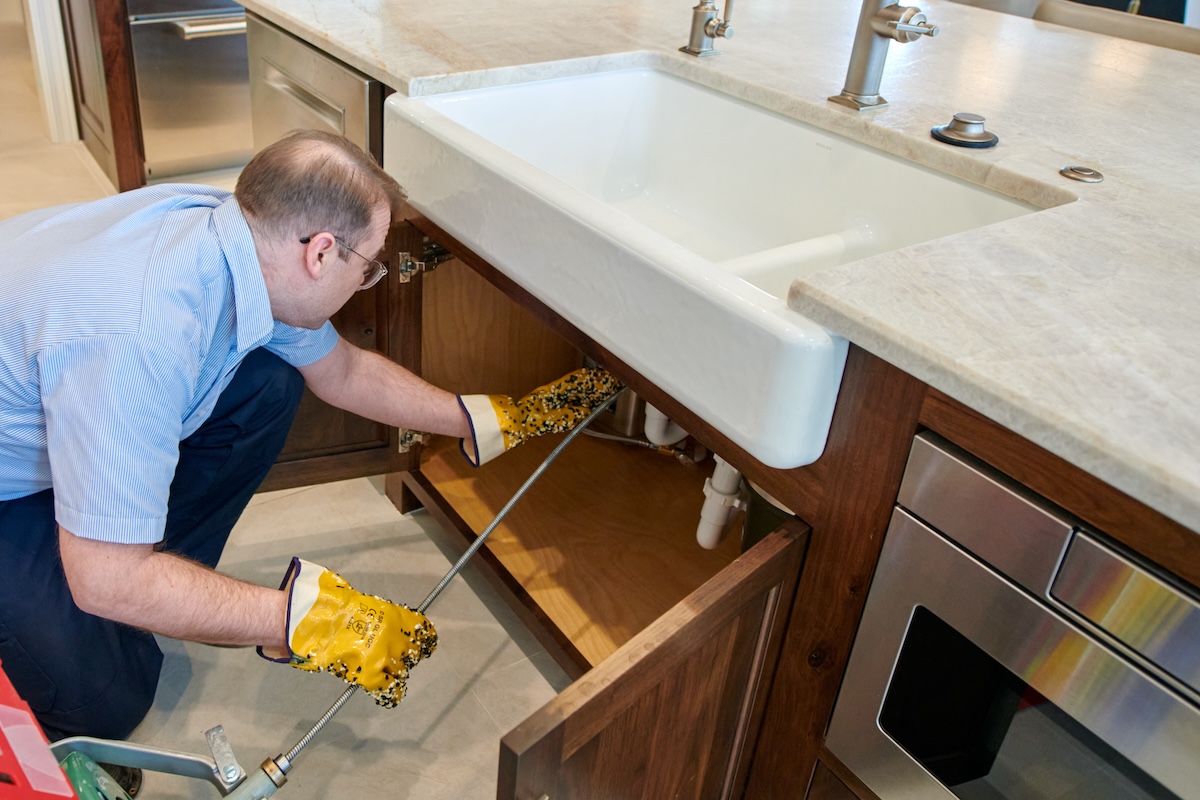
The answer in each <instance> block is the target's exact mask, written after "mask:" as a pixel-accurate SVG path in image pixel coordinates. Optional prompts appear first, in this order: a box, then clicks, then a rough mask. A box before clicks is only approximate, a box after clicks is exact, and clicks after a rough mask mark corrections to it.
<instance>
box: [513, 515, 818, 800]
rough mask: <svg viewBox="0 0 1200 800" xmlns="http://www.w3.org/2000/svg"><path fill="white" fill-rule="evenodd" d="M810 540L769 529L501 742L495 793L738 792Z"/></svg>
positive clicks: (789, 527)
mask: <svg viewBox="0 0 1200 800" xmlns="http://www.w3.org/2000/svg"><path fill="white" fill-rule="evenodd" d="M807 537H808V528H807V526H805V525H804V524H803V523H801V522H800V521H799V520H794V521H792V522H789V523H788V524H786V525H785V526H784V527H782V528H780V529H779V530H778V531H776V532H774V533H772V534H771V535H770V536H768V537H767V538H766V539H763V540H762V541H761V542H759V543H758V544H757V545H755V546H754V547H753V548H751V549H750V550H749V551H748V552H747V553H745V554H743V555H742V556H741V557H740V558H738V559H737V560H736V561H734V562H733V563H732V564H730V565H729V566H728V567H726V568H725V569H723V570H722V571H721V572H719V573H718V574H717V575H715V576H714V577H713V578H712V579H711V580H709V581H708V582H707V583H705V584H704V585H703V586H701V587H700V588H699V589H697V590H696V591H694V592H693V593H692V594H691V595H689V596H688V597H686V598H684V599H683V600H682V601H681V602H680V603H679V604H678V605H676V606H675V607H674V608H673V609H671V610H670V611H668V612H667V613H666V614H664V615H663V616H662V617H660V618H659V619H658V620H656V621H655V622H654V623H652V624H651V625H650V627H648V628H647V629H646V630H644V631H642V632H641V633H639V634H638V635H637V636H635V637H634V638H633V639H631V640H630V641H629V642H627V643H626V644H625V645H624V646H623V647H621V648H620V649H619V650H617V651H616V652H615V653H613V654H612V655H611V656H609V657H608V658H607V659H605V660H604V662H603V663H601V664H600V665H598V666H597V667H595V668H594V669H592V670H591V671H590V672H588V673H587V674H586V675H584V676H583V677H582V678H580V679H579V680H578V681H576V682H575V683H573V684H571V686H569V687H568V688H567V689H566V690H565V691H563V692H562V693H561V694H560V695H558V696H557V697H556V698H555V699H554V700H552V701H550V702H549V703H548V704H547V705H546V706H544V707H543V708H542V709H541V710H540V711H538V712H537V713H536V714H534V715H533V716H532V717H530V718H529V719H527V720H525V722H523V723H522V724H521V725H520V726H518V727H517V728H516V729H514V730H513V731H512V732H510V733H509V734H508V735H507V736H505V737H504V738H503V739H502V740H501V742H500V776H499V782H498V790H497V798H499V800H593V799H594V800H626V798H628V799H629V800H633V799H634V798H636V799H637V800H663V799H664V798H683V799H685V800H686V799H690V798H697V799H699V798H705V799H706V800H707V799H708V798H728V797H736V796H738V795H739V794H740V787H741V786H742V785H743V784H744V783H745V780H746V775H745V772H746V762H747V760H748V756H749V754H750V753H751V752H752V750H753V744H754V739H755V738H756V736H757V731H758V723H759V721H760V720H761V718H762V714H763V708H764V706H765V702H766V693H767V689H768V687H769V686H770V680H771V677H772V675H773V673H774V668H775V663H776V660H777V656H778V653H779V646H780V641H781V639H782V634H783V629H784V626H785V623H786V618H785V617H786V614H787V610H788V609H789V608H790V607H791V603H792V594H793V593H794V592H795V587H796V580H797V578H798V576H799V573H800V564H801V560H802V559H803V556H804V547H805V544H806V543H807V540H808V538H807Z"/></svg>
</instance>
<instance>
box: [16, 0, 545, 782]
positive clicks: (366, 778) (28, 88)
mask: <svg viewBox="0 0 1200 800" xmlns="http://www.w3.org/2000/svg"><path fill="white" fill-rule="evenodd" d="M0 76H2V77H0V107H3V108H4V109H5V119H4V123H3V125H2V126H0V219H3V218H5V217H9V216H12V215H15V214H19V213H21V212H24V211H28V210H31V209H35V208H40V207H43V206H48V205H54V204H58V203H68V202H76V201H84V200H92V199H96V198H99V197H104V196H106V195H109V194H111V193H112V192H113V191H114V189H113V187H112V185H111V183H110V182H109V181H108V180H107V178H105V177H104V174H103V173H102V172H101V171H100V169H99V168H98V167H97V166H96V164H95V162H94V161H93V160H92V158H91V156H90V155H89V154H88V153H87V151H86V149H85V148H84V147H83V145H82V144H79V143H74V144H64V145H55V144H53V143H51V142H50V140H49V134H48V132H47V126H46V124H45V122H44V120H43V117H42V113H41V109H40V107H39V104H38V98H37V92H36V85H35V82H34V74H33V69H32V65H31V62H30V56H29V47H28V39H27V37H26V34H25V29H24V23H23V20H22V16H21V0H0ZM195 180H196V181H197V182H209V183H215V184H217V185H223V186H226V188H229V186H230V184H231V182H232V177H231V176H230V175H228V174H218V175H203V176H196V178H195ZM457 554H458V550H457V549H456V548H455V547H454V546H452V545H451V544H450V543H449V541H448V540H447V539H446V538H445V537H444V536H443V535H442V534H441V532H440V531H439V530H438V529H437V527H436V525H435V524H434V523H433V522H432V520H431V519H430V518H429V516H428V515H427V514H424V513H423V512H417V513H415V514H412V515H409V516H401V515H400V514H399V513H398V512H397V511H396V510H395V508H394V507H393V506H392V505H391V503H390V502H389V501H388V500H387V498H386V497H384V495H383V492H382V481H381V480H379V479H366V478H364V479H360V480H354V481H345V482H340V483H333V484H327V485H323V486H315V487H309V488H305V489H297V490H289V491H284V492H272V493H266V494H260V495H258V496H256V497H255V499H254V500H253V501H252V503H251V505H250V507H249V508H248V509H247V511H246V513H245V515H244V516H243V518H242V520H241V521H240V522H239V523H238V525H237V527H236V528H235V529H234V531H233V535H232V537H231V540H230V544H229V547H228V548H227V549H226V552H225V557H224V558H223V560H222V562H221V566H220V568H221V569H222V570H223V571H226V572H228V573H230V574H232V575H235V576H237V577H240V578H244V579H247V580H252V581H255V582H258V583H261V584H264V585H274V584H276V583H277V582H278V581H279V579H280V577H281V576H282V573H283V571H284V569H285V568H286V566H287V563H288V560H289V559H290V558H291V556H293V555H299V556H302V557H304V558H307V559H309V560H311V561H315V562H317V563H320V564H324V565H326V566H328V567H331V568H333V569H336V570H337V571H339V572H341V573H342V574H343V575H345V576H346V578H347V579H348V580H350V581H351V583H352V584H353V585H354V586H355V587H356V588H359V589H361V590H363V591H368V592H371V593H373V594H379V595H382V596H385V597H389V598H391V599H393V600H396V601H398V602H404V603H408V604H409V605H416V604H418V603H420V602H421V600H423V599H424V597H425V596H426V594H428V592H429V591H430V590H431V589H432V588H433V587H434V586H435V585H436V584H437V582H438V580H439V579H440V578H441V576H442V575H444V574H445V572H446V571H447V570H448V569H449V568H450V566H451V564H452V563H453V561H454V559H456V558H457ZM429 616H430V618H431V619H432V620H433V622H434V624H435V625H436V626H437V628H438V631H439V633H440V636H441V645H440V647H439V648H438V652H437V653H436V654H434V656H433V657H432V658H431V659H430V660H429V661H428V662H426V663H423V664H421V665H420V666H419V667H418V668H417V669H416V670H414V672H413V677H412V679H411V681H410V688H409V695H408V697H407V698H406V699H405V700H404V702H403V703H401V704H400V706H399V707H398V708H396V709H394V710H390V711H389V710H384V709H381V708H379V707H377V706H375V705H374V703H373V702H372V701H371V699H370V698H369V697H366V696H364V695H361V694H359V695H356V696H355V697H353V698H352V699H351V700H350V702H349V703H348V704H347V705H346V707H345V708H343V709H342V711H341V712H340V713H339V714H338V715H337V716H336V717H334V718H333V720H332V721H331V722H330V723H329V725H328V726H326V728H325V729H324V731H322V733H321V734H320V735H318V736H317V737H316V738H315V739H314V740H313V742H312V743H311V744H310V745H309V746H308V748H307V749H306V750H305V751H304V752H303V753H302V754H301V755H300V756H299V757H298V758H297V759H296V762H295V767H294V769H293V770H292V772H291V774H290V776H289V780H288V783H287V784H286V785H285V786H284V787H283V788H282V789H281V790H280V793H281V796H283V797H290V798H292V800H306V798H326V797H352V796H354V795H355V794H356V793H357V794H358V795H359V796H364V797H379V796H382V795H383V794H384V793H385V791H386V795H387V796H388V797H389V798H394V800H425V799H428V800H441V799H443V798H453V799H454V800H467V799H468V798H481V799H482V798H490V797H494V796H495V782H496V769H497V756H498V752H499V740H500V737H501V736H502V735H503V734H504V733H505V732H507V731H508V730H509V729H511V728H512V727H513V726H514V725H516V724H517V723H518V722H520V721H521V720H522V719H524V718H525V717H527V716H528V715H529V714H530V713H532V712H533V711H535V710H536V709H538V708H539V707H541V706H542V705H543V704H544V703H545V702H546V701H547V700H549V699H550V698H551V697H552V696H553V695H554V694H555V693H556V692H558V691H560V690H561V689H562V688H564V687H565V686H566V684H567V682H568V681H567V679H566V677H565V675H564V674H563V673H562V671H561V670H560V669H559V668H558V667H557V666H556V665H555V664H554V663H553V661H552V660H551V659H550V658H549V656H548V655H547V654H546V653H545V652H544V651H543V650H542V648H541V647H540V646H539V645H538V644H537V643H536V641H535V640H534V638H533V637H532V636H531V635H530V633H529V632H528V631H527V630H525V629H524V628H523V626H522V625H521V624H520V622H519V621H518V620H517V619H516V618H515V617H514V616H513V615H512V614H511V613H510V612H509V611H508V610H507V608H506V607H505V606H504V605H503V604H502V603H501V602H500V601H499V600H498V599H497V598H496V597H495V596H494V595H493V594H492V592H491V591H490V589H489V588H488V586H487V585H486V583H485V582H484V581H483V580H482V579H481V578H480V577H479V576H478V575H477V574H476V573H474V572H473V570H472V569H471V568H470V567H468V568H467V570H466V571H464V573H463V576H462V577H460V578H458V579H456V580H455V581H453V582H452V583H451V584H450V585H449V587H448V588H447V589H446V590H445V591H444V592H443V593H442V595H441V596H440V597H439V598H438V599H437V601H436V602H435V603H434V604H433V606H432V607H431V608H430V613H429ZM162 644H163V650H164V652H165V653H166V662H165V667H164V672H163V678H162V681H161V683H160V685H159V691H158V696H157V698H156V700H155V704H154V708H153V709H152V710H151V712H150V714H149V716H148V717H147V718H146V720H145V722H144V723H143V724H142V725H141V726H140V727H139V728H138V729H137V730H136V731H135V732H134V735H133V736H132V739H133V740H134V741H137V742H141V743H145V744H152V745H154V746H156V747H161V748H166V749H171V750H179V751H183V752H188V753H198V754H206V752H207V745H206V743H205V739H204V731H205V730H207V729H208V728H211V727H213V726H214V725H217V724H220V725H223V726H224V729H225V732H226V735H227V736H228V737H229V740H230V743H231V745H232V746H233V750H234V753H235V755H236V756H237V757H238V759H239V761H240V762H241V763H242V766H243V767H245V768H247V769H253V768H255V767H256V766H257V765H258V764H260V763H261V762H262V761H263V759H265V758H267V757H269V756H275V755H277V754H279V753H282V752H285V751H287V750H288V749H290V748H291V747H292V746H293V745H294V744H295V743H296V741H298V740H299V738H300V737H301V736H303V735H304V733H305V732H307V730H308V729H309V727H310V726H311V725H312V723H313V722H315V721H316V720H317V719H318V718H319V717H320V716H321V715H322V714H323V713H324V712H325V711H326V710H327V709H328V708H329V706H330V705H331V704H332V703H333V701H334V700H336V699H337V697H338V696H339V695H340V694H341V691H342V687H343V684H341V683H340V682H339V681H336V680H335V679H333V678H330V677H329V676H327V675H312V674H308V673H303V672H300V671H298V670H294V669H289V668H288V667H284V666H279V665H276V664H271V663H269V662H266V661H263V660H262V659H259V658H258V657H257V656H256V655H254V653H253V651H251V650H245V649H234V648H215V647H207V646H202V645H192V644H183V643H179V642H172V641H164V642H163V643H162ZM384 787H386V790H385V788H384ZM142 796H143V797H145V798H146V800H177V799H178V798H197V799H199V798H215V797H218V794H217V792H216V789H215V788H214V787H211V786H209V785H208V784H205V783H202V782H199V781H194V780H188V779H182V778H176V777H173V776H167V775H162V774H148V775H147V779H146V787H145V790H144V792H143V794H142Z"/></svg>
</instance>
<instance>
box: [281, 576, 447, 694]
mask: <svg viewBox="0 0 1200 800" xmlns="http://www.w3.org/2000/svg"><path fill="white" fill-rule="evenodd" d="M279 588H281V589H284V590H286V591H287V593H288V618H287V639H288V645H289V647H290V653H288V654H281V657H279V658H273V657H272V655H271V654H268V653H266V652H264V651H263V648H261V647H260V648H258V654H259V655H261V656H262V657H263V658H266V659H269V660H271V661H277V662H280V663H288V664H291V665H292V666H293V667H296V668H297V669H303V670H309V671H313V672H319V671H325V672H331V673H333V674H334V675H336V676H338V677H339V678H341V679H342V680H344V681H346V682H347V683H354V684H358V685H359V686H361V687H362V688H363V690H364V691H366V692H367V693H368V694H370V695H371V696H372V697H374V698H375V702H376V703H378V704H379V705H381V706H383V707H384V708H395V706H396V705H397V704H398V703H399V702H400V701H401V700H403V699H404V693H405V691H406V690H407V688H408V686H407V682H408V672H409V670H411V669H412V668H413V667H415V666H416V665H417V662H418V661H420V660H421V659H423V658H427V657H429V655H430V654H431V653H432V652H433V651H434V650H435V649H436V648H437V631H435V630H434V629H433V625H432V624H431V623H430V622H429V620H428V619H427V618H426V617H425V615H424V614H422V613H420V612H419V611H413V610H412V609H410V608H408V607H406V606H402V605H397V604H396V603H390V602H388V601H387V600H384V599H383V598H381V597H374V596H372V595H366V594H363V593H362V592H358V591H355V590H354V589H353V588H351V587H350V584H348V583H346V580H345V579H344V578H342V576H341V575H338V574H337V573H336V572H330V571H329V570H327V569H325V568H324V567H322V566H320V565H318V564H313V563H310V562H308V561H303V560H301V559H299V558H293V559H292V563H291V566H289V567H288V571H287V574H286V575H284V577H283V584H282V585H281V586H280V587H279Z"/></svg>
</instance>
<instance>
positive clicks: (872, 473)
mask: <svg viewBox="0 0 1200 800" xmlns="http://www.w3.org/2000/svg"><path fill="white" fill-rule="evenodd" d="M924 394H925V385H924V384H922V383H921V382H920V381H918V380H916V379H915V378H913V377H911V376H910V375H907V374H905V373H904V372H901V371H900V370H898V369H896V368H895V367H892V366H891V365H889V364H887V363H886V362H884V361H881V360H880V359H878V358H875V357H874V356H871V355H870V354H868V353H867V352H865V351H863V350H860V349H859V348H857V347H853V346H852V347H851V348H850V353H849V356H848V358H847V362H846V371H845V377H844V378H843V381H842V389H841V393H840V395H839V397H838V405H837V410H836V411H835V412H834V416H833V424H832V426H831V428H830V432H829V444H828V445H827V446H826V448H825V454H824V455H823V456H822V460H823V461H825V462H826V473H825V476H826V477H825V481H826V489H825V492H824V494H823V498H822V501H821V507H820V510H819V512H818V514H817V516H816V519H815V520H814V522H813V533H812V542H811V543H810V545H809V553H808V558H807V559H806V562H805V570H804V575H803V577H802V578H801V580H800V586H799V589H798V590H797V592H796V603H795V605H794V607H793V609H792V616H791V622H790V623H789V628H788V633H787V637H786V639H785V642H784V649H783V655H782V656H781V658H780V664H779V669H778V672H777V674H776V680H775V686H774V689H773V690H772V693H771V697H770V701H769V706H768V708H767V714H766V718H765V720H764V727H763V732H762V737H761V739H760V741H759V746H758V749H757V751H756V752H755V754H754V760H753V764H752V766H751V775H750V783H749V786H748V789H747V793H746V797H748V798H779V797H803V796H804V793H805V791H807V789H808V786H809V782H810V778H811V775H812V769H813V765H814V764H815V761H816V758H817V755H818V753H819V751H820V748H821V743H822V740H823V738H824V734H825V727H826V725H827V724H828V721H829V716H830V714H831V712H832V710H833V702H834V699H835V698H836V696H837V689H838V685H839V684H840V682H841V679H842V673H843V672H844V671H845V668H846V662H847V660H848V658H849V655H850V646H851V644H852V643H853V641H854V632H855V630H856V629H857V627H858V620H859V618H860V617H861V615H862V609H863V605H864V603H865V602H866V594H867V587H868V586H869V585H870V581H871V575H872V573H873V571H874V569H875V564H876V562H877V561H878V559H879V550H880V548H881V547H882V543H883V533H884V531H885V530H886V528H887V521H888V517H889V515H890V514H891V511H892V506H893V505H894V504H895V500H896V492H897V489H898V487H899V484H900V476H901V474H902V473H903V471H904V463H905V459H906V458H907V455H908V450H909V447H910V445H911V443H912V437H913V435H914V434H915V432H916V429H917V417H918V414H919V412H920V408H921V400H922V398H923V397H924Z"/></svg>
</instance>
